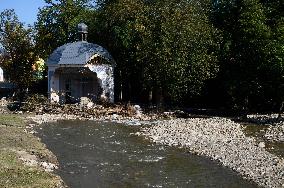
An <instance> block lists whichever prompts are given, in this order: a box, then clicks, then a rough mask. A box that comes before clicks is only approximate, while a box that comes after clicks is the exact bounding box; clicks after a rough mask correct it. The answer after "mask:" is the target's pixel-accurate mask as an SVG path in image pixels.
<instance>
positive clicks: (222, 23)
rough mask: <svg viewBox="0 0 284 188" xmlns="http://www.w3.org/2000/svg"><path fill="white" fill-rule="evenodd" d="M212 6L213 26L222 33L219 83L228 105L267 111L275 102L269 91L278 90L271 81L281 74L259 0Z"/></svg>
mask: <svg viewBox="0 0 284 188" xmlns="http://www.w3.org/2000/svg"><path fill="white" fill-rule="evenodd" d="M216 2H217V3H216V4H215V12H214V18H215V25H216V26H217V27H218V28H219V29H220V30H222V32H223V40H222V42H221V44H222V45H221V46H222V48H221V53H220V56H219V57H220V59H221V61H220V62H221V72H220V75H221V76H220V79H221V81H222V82H223V83H224V84H225V90H226V91H227V93H228V94H229V95H230V96H231V98H232V101H231V102H232V103H231V105H232V106H233V107H236V108H237V109H245V110H248V109H258V110H259V109H260V108H265V106H266V107H267V106H270V108H271V107H272V105H273V101H275V99H276V98H275V96H273V94H272V93H273V92H272V91H271V89H273V90H274V91H275V88H278V86H275V84H276V82H275V81H276V80H277V79H279V78H280V77H279V75H280V74H281V73H280V74H277V76H276V77H274V75H275V73H276V72H277V71H280V72H281V70H280V69H279V66H278V65H277V64H278V63H277V62H276V61H275V58H276V56H275V53H274V51H275V52H276V51H278V50H276V48H278V47H277V45H276V43H278V42H276V43H275V42H274V39H273V32H272V29H271V27H269V25H268V19H267V15H266V13H265V7H264V6H263V4H261V3H260V1H259V0H234V1H216ZM277 41H278V40H277ZM272 67H274V68H272ZM275 71H276V72H275ZM273 77H274V78H273ZM277 84H278V85H279V81H277ZM277 84H276V85H277Z"/></svg>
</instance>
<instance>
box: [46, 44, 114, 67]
mask: <svg viewBox="0 0 284 188" xmlns="http://www.w3.org/2000/svg"><path fill="white" fill-rule="evenodd" d="M96 54H97V55H98V56H100V57H101V58H103V59H105V60H107V61H109V62H111V63H114V60H113V58H112V56H111V55H110V54H109V52H108V51H107V50H106V49H104V48H103V47H101V46H99V45H97V44H93V43H88V42H86V41H79V42H73V43H68V44H65V45H63V46H60V47H58V48H57V49H56V50H55V51H54V52H53V53H52V54H51V55H50V56H49V58H48V61H47V64H49V65H50V64H59V65H84V64H87V63H88V61H89V60H90V59H91V58H92V57H93V56H94V55H96Z"/></svg>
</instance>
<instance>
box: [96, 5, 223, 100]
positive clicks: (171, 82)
mask: <svg viewBox="0 0 284 188" xmlns="http://www.w3.org/2000/svg"><path fill="white" fill-rule="evenodd" d="M100 3H101V4H100V9H99V10H100V11H99V16H100V17H99V21H100V23H99V29H101V34H102V36H103V37H102V38H107V37H108V38H110V41H107V42H108V43H109V44H111V45H109V48H110V49H111V51H112V52H114V54H115V58H116V60H117V62H118V69H120V71H121V72H123V77H124V80H122V84H123V85H128V86H129V85H130V88H131V87H133V86H131V85H135V84H137V81H138V82H139V83H140V85H143V86H144V89H147V90H150V91H151V90H152V91H154V92H155V93H156V95H157V96H158V98H159V97H162V98H163V97H167V98H169V99H170V100H172V101H178V100H181V99H184V98H185V97H188V96H189V97H190V96H193V95H196V94H199V93H200V91H201V88H202V87H203V84H204V81H205V80H207V79H209V78H211V77H213V76H214V75H215V73H216V72H217V68H218V67H217V66H216V60H217V58H216V54H215V52H216V49H217V48H218V45H216V43H215V37H217V33H218V32H217V30H216V29H215V28H214V27H213V26H212V24H211V23H210V22H209V19H208V18H207V12H206V11H204V8H206V7H200V6H199V3H198V1H191V2H188V1H185V0H184V1H182V0H180V1H174V2H173V1H151V2H145V1H142V0H118V1H104V2H103V3H102V2H100ZM204 4H205V3H204ZM109 15H111V16H109ZM109 36H110V37H109ZM113 43H114V44H113ZM137 78H139V79H137ZM122 79H123V78H122ZM132 80H135V82H136V83H131V81H132ZM128 89H129V88H128ZM129 90H131V89H129ZM128 92H129V91H128Z"/></svg>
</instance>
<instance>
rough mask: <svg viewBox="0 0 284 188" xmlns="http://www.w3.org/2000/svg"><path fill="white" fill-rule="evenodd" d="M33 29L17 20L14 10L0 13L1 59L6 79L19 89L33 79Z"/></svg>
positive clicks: (34, 58) (26, 85) (29, 84)
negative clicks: (2, 53)
mask: <svg viewBox="0 0 284 188" xmlns="http://www.w3.org/2000/svg"><path fill="white" fill-rule="evenodd" d="M33 34H34V32H33V30H32V29H31V28H26V27H25V26H24V25H23V23H21V22H19V20H18V18H17V16H16V14H15V12H14V10H4V11H3V12H1V13H0V44H1V45H2V46H3V48H4V50H5V54H4V57H3V58H2V60H1V62H0V63H1V66H3V68H4V70H5V73H6V76H8V79H9V80H10V81H11V82H12V83H15V84H16V85H17V87H18V88H20V89H25V88H27V87H29V86H31V84H32V82H33V81H34V77H33V70H32V65H33V64H34V63H35V61H36V60H37V56H36V54H35V53H34V44H33Z"/></svg>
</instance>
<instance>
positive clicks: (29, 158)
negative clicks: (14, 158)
mask: <svg viewBox="0 0 284 188" xmlns="http://www.w3.org/2000/svg"><path fill="white" fill-rule="evenodd" d="M17 154H18V155H19V159H20V160H21V161H23V164H24V165H27V166H33V167H36V166H38V167H41V168H43V169H44V171H46V172H53V171H54V170H56V169H58V166H57V165H56V164H53V163H49V162H46V161H40V160H39V159H38V157H37V156H36V155H32V154H29V153H28V152H26V151H17Z"/></svg>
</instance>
